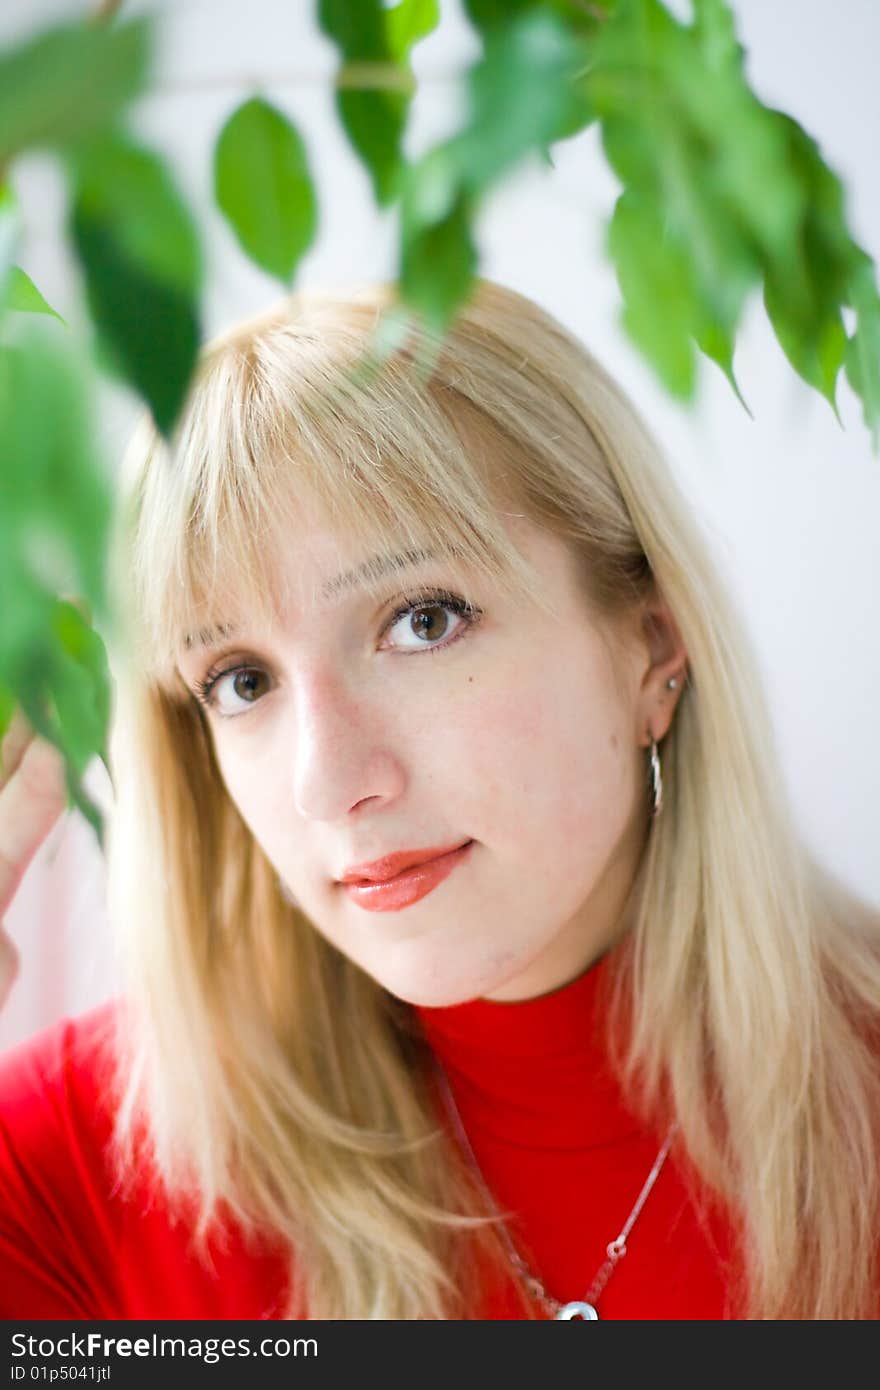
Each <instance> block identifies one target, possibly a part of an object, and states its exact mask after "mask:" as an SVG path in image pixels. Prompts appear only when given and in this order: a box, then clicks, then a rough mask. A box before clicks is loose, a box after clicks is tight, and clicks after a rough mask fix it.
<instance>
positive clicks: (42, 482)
mask: <svg viewBox="0 0 880 1390" xmlns="http://www.w3.org/2000/svg"><path fill="white" fill-rule="evenodd" d="M94 438H95V427H94V423H93V420H92V416H91V411H90V409H89V403H88V396H87V387H86V381H85V377H84V374H83V369H82V367H81V365H80V364H78V362H77V361H76V359H75V357H74V356H73V349H72V346H70V345H68V343H67V341H66V340H65V339H64V338H61V337H58V336H57V335H55V334H54V333H50V332H49V331H48V326H45V327H44V326H43V325H41V323H40V321H39V320H35V321H34V324H33V326H32V327H30V328H29V331H28V332H26V333H23V334H22V335H21V340H20V341H19V342H17V343H16V344H15V345H14V346H7V347H4V349H3V350H2V352H0V642H6V641H12V642H13V643H15V642H17V641H19V640H23V639H24V637H26V635H27V632H28V630H29V629H28V623H27V620H26V618H24V617H23V616H22V614H21V612H20V602H19V600H21V601H22V602H24V599H23V598H22V590H21V589H20V587H19V586H20V585H22V584H24V583H25V582H27V583H30V584H33V585H35V586H36V587H37V589H38V590H39V591H41V592H52V593H55V592H58V591H59V590H60V589H62V588H66V589H68V590H70V591H72V592H75V593H77V594H81V595H82V596H83V598H84V599H86V600H87V602H88V603H89V604H90V606H91V608H92V610H93V611H94V612H95V613H97V614H98V615H99V617H103V616H106V609H105V599H104V572H103V566H104V550H105V545H106V540H107V534H108V529H109V522H110V506H111V504H110V488H109V482H108V479H107V477H106V475H105V472H104V469H103V468H102V466H101V464H100V462H99V460H98V458H97V457H96V453H95V446H94Z"/></svg>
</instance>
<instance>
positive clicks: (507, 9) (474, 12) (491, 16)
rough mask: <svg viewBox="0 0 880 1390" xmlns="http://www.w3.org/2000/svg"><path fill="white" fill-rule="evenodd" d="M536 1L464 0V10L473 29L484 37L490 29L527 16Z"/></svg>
mask: <svg viewBox="0 0 880 1390" xmlns="http://www.w3.org/2000/svg"><path fill="white" fill-rule="evenodd" d="M535 7H536V0H464V9H465V13H466V14H467V17H468V19H469V20H470V22H471V24H472V25H473V26H474V28H475V29H477V30H479V32H480V33H481V34H482V35H483V36H484V37H485V35H486V34H487V33H488V32H489V31H490V30H492V29H495V28H499V27H501V26H502V25H505V24H508V23H510V22H512V21H513V20H514V19H517V18H519V17H520V16H521V15H524V14H528V13H529V12H530V11H533V10H534V9H535Z"/></svg>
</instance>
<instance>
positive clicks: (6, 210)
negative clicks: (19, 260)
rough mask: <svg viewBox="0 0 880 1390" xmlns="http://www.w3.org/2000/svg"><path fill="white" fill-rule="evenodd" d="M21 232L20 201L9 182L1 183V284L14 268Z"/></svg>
mask: <svg viewBox="0 0 880 1390" xmlns="http://www.w3.org/2000/svg"><path fill="white" fill-rule="evenodd" d="M20 234H21V219H20V217H19V213H18V203H17V202H16V199H15V194H14V193H13V191H12V189H11V188H10V186H9V184H3V185H0V285H3V284H4V283H5V281H6V277H7V275H8V274H9V271H10V270H11V268H12V262H13V260H14V258H15V254H16V250H17V247H18V242H19V237H20Z"/></svg>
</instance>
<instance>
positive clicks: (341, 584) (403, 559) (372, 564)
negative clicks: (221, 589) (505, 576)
mask: <svg viewBox="0 0 880 1390" xmlns="http://www.w3.org/2000/svg"><path fill="white" fill-rule="evenodd" d="M436 554H437V552H436V551H435V550H401V551H399V552H398V553H397V554H396V555H381V554H379V555H373V556H372V557H371V558H370V559H369V560H365V561H364V562H363V564H361V565H358V566H356V568H355V569H351V570H345V571H343V573H342V574H337V575H336V576H335V577H334V578H333V579H328V580H327V582H326V583H325V584H323V585H322V587H321V597H322V599H325V600H326V599H329V598H330V597H331V596H332V595H333V594H337V593H339V592H340V591H341V590H345V589H359V588H363V587H364V585H365V584H366V582H367V581H368V580H370V579H374V580H375V579H381V578H382V576H383V575H385V574H389V573H393V572H395V571H397V570H401V569H406V568H408V567H410V566H413V565H423V564H425V562H426V561H428V560H432V559H434V557H435V556H436ZM235 632H236V629H235V628H234V627H232V626H231V625H230V624H229V623H226V624H222V625H221V626H219V627H209V628H201V629H200V630H199V631H198V632H195V633H188V634H187V636H186V638H185V639H184V646H185V647H186V649H187V651H193V650H195V649H197V648H199V647H210V646H211V645H212V644H213V643H215V642H216V641H218V640H219V639H221V638H226V637H231V636H233V635H234V634H235Z"/></svg>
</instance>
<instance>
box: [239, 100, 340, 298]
mask: <svg viewBox="0 0 880 1390" xmlns="http://www.w3.org/2000/svg"><path fill="white" fill-rule="evenodd" d="M214 191H215V196H216V199H217V203H218V205H219V206H220V208H221V209H222V211H223V212H224V213H225V215H226V217H227V218H228V220H229V222H230V225H231V226H232V229H233V231H234V232H235V235H236V236H237V237H238V240H239V242H240V244H241V246H242V247H243V249H244V250H245V251H246V253H247V254H248V255H249V256H250V257H251V259H252V260H253V261H255V262H256V264H257V265H258V266H260V268H261V269H262V270H265V271H268V273H269V274H270V275H274V276H275V277H276V278H277V279H279V280H281V281H282V282H283V283H284V284H285V285H287V284H289V283H290V281H291V280H292V278H293V274H294V271H295V270H296V267H297V264H298V263H299V261H300V259H301V257H302V256H303V255H304V253H305V252H306V251H307V250H308V248H309V246H311V244H312V242H313V240H314V237H315V230H316V227H317V201H316V197H315V191H314V188H313V185H312V179H311V175H310V173H309V168H308V161H307V158H306V151H305V146H304V145H303V142H302V139H301V138H300V136H299V134H298V133H297V131H296V130H295V129H294V127H293V126H292V125H291V123H290V122H289V121H288V119H287V117H286V116H284V115H283V114H282V113H281V112H280V111H279V110H278V109H277V108H276V107H274V106H271V105H270V104H269V103H268V102H267V101H263V100H262V99H261V98H259V97H254V98H252V99H251V100H250V101H247V102H245V103H244V104H243V105H242V106H239V107H238V109H237V110H236V111H234V112H233V113H232V115H231V116H230V117H229V120H228V121H227V122H226V124H225V125H224V127H223V129H222V131H221V132H220V136H219V138H218V141H217V149H216V152H215V156H214Z"/></svg>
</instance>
